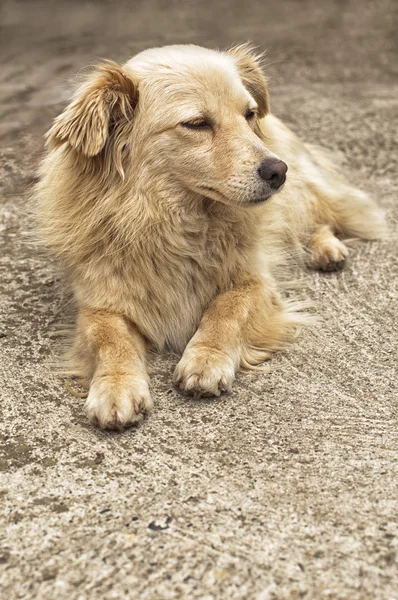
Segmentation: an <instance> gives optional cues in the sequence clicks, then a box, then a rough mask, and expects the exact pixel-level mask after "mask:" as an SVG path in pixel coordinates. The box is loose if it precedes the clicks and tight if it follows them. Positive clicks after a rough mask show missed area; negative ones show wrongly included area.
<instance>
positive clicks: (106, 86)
mask: <svg viewBox="0 0 398 600" xmlns="http://www.w3.org/2000/svg"><path fill="white" fill-rule="evenodd" d="M137 101H138V87H137V83H136V82H134V81H133V79H132V75H131V74H129V73H128V72H127V71H126V70H125V69H123V67H121V66H120V65H118V64H116V63H114V62H111V61H109V62H106V63H104V64H102V65H99V66H98V67H97V68H96V69H95V71H94V72H93V73H91V74H90V76H89V77H88V79H87V81H86V82H85V83H84V84H83V85H82V86H81V87H80V88H79V89H78V90H77V92H76V94H75V95H74V98H73V100H72V102H71V103H70V104H69V106H67V107H66V109H65V110H64V112H63V113H62V114H60V115H59V117H57V118H56V119H55V121H54V124H53V126H52V127H51V129H50V131H49V132H48V133H47V136H46V138H47V146H48V147H49V148H56V147H58V146H60V145H61V144H64V143H65V142H66V143H68V144H69V145H70V146H71V147H72V148H74V149H75V150H77V151H78V152H81V153H82V154H84V155H85V156H95V155H96V154H98V153H99V152H101V150H102V149H103V147H104V146H105V143H106V140H107V138H108V136H109V133H110V129H111V127H112V126H113V125H114V124H115V123H117V122H119V121H121V120H129V119H131V118H132V116H133V112H134V108H135V106H136V104H137Z"/></svg>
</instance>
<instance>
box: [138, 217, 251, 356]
mask: <svg viewBox="0 0 398 600" xmlns="http://www.w3.org/2000/svg"><path fill="white" fill-rule="evenodd" d="M177 233H178V234H177ZM177 233H176V232H175V231H173V232H170V231H168V232H166V231H165V232H163V235H158V236H157V239H156V243H155V244H152V246H151V252H150V253H142V254H141V256H140V259H141V260H140V263H141V264H140V269H139V271H140V272H139V273H138V272H137V270H136V269H135V275H136V277H137V275H138V277H139V285H138V286H137V285H136V286H135V289H134V296H135V298H134V299H132V301H133V307H132V308H133V312H134V313H135V314H134V318H135V320H136V321H140V323H137V324H139V325H140V326H141V327H142V328H143V330H145V332H146V333H147V335H148V337H150V339H152V340H154V341H155V340H156V342H160V345H161V346H163V345H167V346H170V347H172V348H175V349H178V350H182V349H183V348H184V346H185V344H186V343H187V341H188V340H189V338H190V337H191V336H192V335H193V333H194V332H195V330H196V328H197V327H198V325H199V322H200V319H201V317H202V315H203V312H204V311H205V310H206V308H207V307H208V306H209V304H210V303H211V301H212V300H213V299H214V298H215V297H216V296H217V295H218V294H220V293H222V292H223V291H225V290H227V289H230V288H231V286H232V285H233V284H234V282H235V281H236V279H237V277H238V275H239V274H240V273H242V272H244V271H245V270H247V268H248V262H249V261H250V253H251V251H252V244H253V242H252V240H250V238H249V236H244V235H243V232H242V228H241V227H240V226H239V224H237V223H231V222H225V223H212V222H211V221H210V222H209V221H205V220H204V219H203V220H202V221H199V222H196V223H195V226H192V225H191V226H190V227H188V226H186V227H184V228H181V230H180V231H179V232H177ZM153 241H155V240H153ZM137 266H138V265H137Z"/></svg>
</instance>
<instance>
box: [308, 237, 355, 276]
mask: <svg viewBox="0 0 398 600" xmlns="http://www.w3.org/2000/svg"><path fill="white" fill-rule="evenodd" d="M347 256H348V248H347V247H346V246H345V245H344V244H343V242H341V241H340V240H339V239H338V238H337V237H331V238H329V239H327V240H325V241H323V242H322V243H321V244H319V245H316V246H314V247H313V248H312V252H311V259H312V263H313V265H314V266H315V267H317V268H318V269H321V270H322V271H341V269H342V268H343V267H344V265H345V259H346V258H347Z"/></svg>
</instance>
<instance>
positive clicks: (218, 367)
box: [174, 345, 236, 398]
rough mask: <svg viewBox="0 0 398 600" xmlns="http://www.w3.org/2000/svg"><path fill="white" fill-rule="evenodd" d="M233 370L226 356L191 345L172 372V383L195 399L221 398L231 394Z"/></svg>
mask: <svg viewBox="0 0 398 600" xmlns="http://www.w3.org/2000/svg"><path fill="white" fill-rule="evenodd" d="M235 370H236V368H235V363H234V361H233V359H232V358H231V357H230V356H228V354H225V353H224V352H221V351H220V350H217V349H215V348H209V347H207V346H205V345H192V346H191V347H188V348H186V350H185V352H184V354H183V355H182V358H181V360H180V362H179V363H178V365H177V367H176V369H175V371H174V383H175V385H176V386H177V387H178V388H179V389H180V390H181V391H182V392H184V393H185V394H188V395H189V396H194V397H195V398H201V397H202V396H220V394H222V393H223V392H230V391H231V389H232V384H233V381H234V379H235Z"/></svg>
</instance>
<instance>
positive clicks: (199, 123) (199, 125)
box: [181, 119, 210, 129]
mask: <svg viewBox="0 0 398 600" xmlns="http://www.w3.org/2000/svg"><path fill="white" fill-rule="evenodd" d="M181 125H182V126H183V127H186V128H187V129H207V128H208V127H210V123H209V122H208V121H206V120H205V119H194V120H193V121H185V122H184V123H181Z"/></svg>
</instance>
